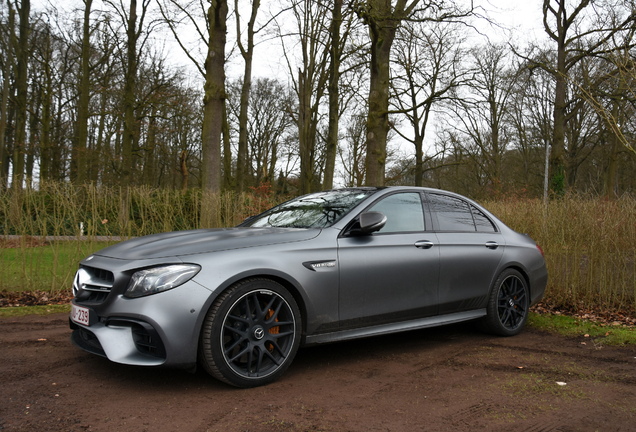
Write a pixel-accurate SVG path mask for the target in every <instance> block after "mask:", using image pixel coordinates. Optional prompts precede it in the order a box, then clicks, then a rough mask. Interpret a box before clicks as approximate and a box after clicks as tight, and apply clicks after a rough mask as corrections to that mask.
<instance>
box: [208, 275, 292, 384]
mask: <svg viewBox="0 0 636 432" xmlns="http://www.w3.org/2000/svg"><path fill="white" fill-rule="evenodd" d="M300 335H301V319H300V312H299V310H298V306H297V305H296V302H295V301H294V298H293V297H292V296H291V294H290V293H289V292H288V291H287V290H286V289H285V288H284V287H283V286H282V285H280V284H279V283H277V282H274V281H272V280H269V279H248V280H245V281H242V282H239V283H237V284H236V285H234V286H232V287H231V288H229V289H228V290H227V291H225V292H224V293H223V294H221V295H220V296H219V298H218V299H217V300H216V301H215V302H214V304H213V305H212V307H211V308H210V310H209V311H208V314H207V316H206V318H205V321H204V323H203V330H202V332H201V341H200V344H199V347H200V352H201V356H200V357H201V360H202V363H203V366H204V368H205V369H206V370H207V371H208V372H209V373H210V374H211V375H212V376H214V377H215V378H218V379H220V380H221V381H224V382H226V383H228V384H231V385H234V386H237V387H255V386H259V385H263V384H267V383H270V382H272V381H274V380H276V379H277V378H278V377H280V376H281V375H282V374H283V372H285V370H286V369H287V368H288V367H289V365H290V364H291V362H292V360H293V358H294V356H295V355H296V351H298V346H299V344H300Z"/></svg>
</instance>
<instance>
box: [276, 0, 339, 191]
mask: <svg viewBox="0 0 636 432" xmlns="http://www.w3.org/2000/svg"><path fill="white" fill-rule="evenodd" d="M327 12H328V9H327V7H326V5H324V4H321V3H317V2H314V1H312V0H300V1H297V2H296V1H294V2H293V3H292V5H291V13H292V14H293V16H294V20H295V22H294V25H295V31H294V32H293V33H291V34H288V33H287V32H286V31H285V30H284V29H283V27H282V26H281V25H280V24H278V30H277V31H278V34H279V36H280V40H281V42H282V44H283V51H284V56H285V61H286V63H287V67H288V69H289V73H290V77H291V79H292V82H293V88H294V91H295V92H296V94H297V95H298V111H297V112H296V113H292V114H293V116H294V120H295V121H296V123H297V125H298V144H299V155H300V185H299V186H300V191H299V192H300V193H303V194H304V193H308V192H310V191H311V190H312V187H313V188H314V189H315V188H316V185H317V184H318V185H319V183H320V178H319V176H316V167H315V163H316V136H317V131H318V123H319V121H320V117H321V115H320V114H321V113H320V106H321V101H322V98H323V96H324V92H325V89H326V83H327V80H328V77H329V72H328V67H327V66H328V58H329V47H330V46H331V43H330V39H331V37H330V34H329V26H328V25H327ZM288 39H289V40H290V41H289V42H288V41H287V40H288ZM291 44H298V45H299V47H300V58H299V59H296V58H295V55H294V54H295V52H294V51H293V50H292V49H291V48H290V46H289V45H291Z"/></svg>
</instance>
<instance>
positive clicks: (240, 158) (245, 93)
mask: <svg viewBox="0 0 636 432" xmlns="http://www.w3.org/2000/svg"><path fill="white" fill-rule="evenodd" d="M260 3H261V2H260V0H252V14H251V16H250V20H249V22H248V24H247V48H244V47H243V44H242V42H241V28H240V15H239V13H238V0H234V5H235V9H236V11H235V12H234V13H235V14H236V35H237V40H238V45H239V49H240V50H241V55H242V56H243V60H244V61H245V71H244V74H243V87H242V88H241V107H240V112H239V143H238V154H237V158H236V159H237V160H236V190H237V192H239V193H240V192H243V190H244V189H245V183H246V182H245V180H246V179H245V177H246V176H247V172H246V170H245V164H246V161H247V109H248V107H249V101H250V87H251V85H252V57H253V54H254V24H255V22H256V14H257V13H258V8H259V6H260Z"/></svg>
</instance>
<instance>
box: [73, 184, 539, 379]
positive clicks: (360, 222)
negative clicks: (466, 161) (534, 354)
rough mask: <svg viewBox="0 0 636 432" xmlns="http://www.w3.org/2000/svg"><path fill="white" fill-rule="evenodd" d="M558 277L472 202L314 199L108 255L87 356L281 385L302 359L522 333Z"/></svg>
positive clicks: (422, 191)
mask: <svg viewBox="0 0 636 432" xmlns="http://www.w3.org/2000/svg"><path fill="white" fill-rule="evenodd" d="M546 283H547V271H546V266H545V261H544V258H543V253H542V252H541V249H540V248H539V247H538V246H537V245H536V244H535V242H534V241H533V240H532V239H531V238H529V237H528V236H526V235H523V234H519V233H517V232H515V231H513V230H512V229H510V228H508V227H507V226H506V225H504V224H503V223H502V222H501V221H500V220H498V219H497V218H496V217H495V216H493V215H492V214H491V213H489V212H488V211H487V210H486V209H484V208H483V207H481V206H480V205H478V204H477V203H475V202H473V201H471V200H469V199H467V198H465V197H462V196H460V195H457V194H454V193H450V192H445V191H441V190H436V189H426V188H414V187H390V188H352V189H338V190H331V191H326V192H318V193H314V194H310V195H305V196H302V197H299V198H296V199H293V200H291V201H288V202H286V203H283V204H281V205H279V206H277V207H274V208H272V209H270V210H268V211H266V212H264V213H262V214H260V215H258V216H255V217H251V218H248V219H247V220H246V221H245V222H244V223H243V224H241V225H239V226H238V227H236V228H230V229H205V230H193V231H182V232H171V233H164V234H155V235H149V236H145V237H140V238H136V239H132V240H129V241H126V242H123V243H120V244H117V245H114V246H111V247H108V248H106V249H103V250H101V251H99V252H97V253H95V254H93V255H91V256H89V257H87V258H86V259H84V260H83V261H82V262H81V263H80V265H79V270H78V272H77V274H76V276H75V279H74V282H73V292H74V296H75V297H74V299H73V302H72V311H71V316H70V326H71V328H72V329H73V333H72V336H71V339H72V341H73V343H74V344H75V345H76V346H78V347H79V348H82V349H84V350H86V351H89V352H91V353H95V354H98V355H102V356H105V357H107V358H108V359H110V360H111V361H114V362H118V363H123V364H129V365H140V366H172V367H181V368H185V369H188V370H194V369H195V368H196V366H197V364H201V365H202V366H203V367H204V368H205V370H206V371H208V372H209V373H210V374H211V375H213V376H214V377H216V378H218V379H220V380H221V381H224V382H226V383H228V384H231V385H234V386H238V387H252V386H257V385H262V384H267V383H269V382H272V381H274V380H275V379H277V378H278V377H280V376H281V375H282V374H283V373H284V371H285V370H286V369H287V368H288V367H289V365H290V363H291V362H292V360H293V358H294V356H295V355H296V352H297V350H298V348H299V347H300V346H301V345H302V346H306V345H312V344H321V343H329V342H337V341H345V340H348V339H354V338H361V337H368V336H374V335H381V334H387V333H393V332H398V331H405V330H413V329H421V328H425V327H432V326H439V325H443V324H448V323H456V322H460V321H467V320H479V321H480V322H481V324H482V325H483V326H484V327H485V328H486V329H487V330H489V331H491V332H493V333H495V334H498V335H502V336H512V335H516V334H517V333H519V332H520V331H521V329H522V328H523V326H524V324H525V323H526V321H527V319H528V309H529V307H530V306H531V305H533V304H535V303H537V302H538V301H539V300H540V299H541V298H542V296H543V293H544V291H545V287H546Z"/></svg>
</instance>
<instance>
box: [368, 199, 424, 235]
mask: <svg viewBox="0 0 636 432" xmlns="http://www.w3.org/2000/svg"><path fill="white" fill-rule="evenodd" d="M368 211H379V212H382V213H384V215H385V216H386V219H387V220H386V225H384V227H383V228H382V229H381V230H380V231H378V232H381V233H391V232H408V231H424V212H423V211H422V202H421V200H420V194H419V193H400V194H395V195H390V196H388V197H386V198H384V199H383V200H382V201H380V202H379V203H377V204H375V205H374V206H373V207H371V208H370V209H369V210H368Z"/></svg>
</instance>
